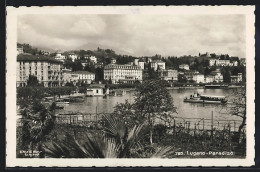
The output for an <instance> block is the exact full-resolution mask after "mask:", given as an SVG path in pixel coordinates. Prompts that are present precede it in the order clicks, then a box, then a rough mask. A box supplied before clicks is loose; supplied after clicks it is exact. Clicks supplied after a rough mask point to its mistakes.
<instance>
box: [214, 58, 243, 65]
mask: <svg viewBox="0 0 260 172" xmlns="http://www.w3.org/2000/svg"><path fill="white" fill-rule="evenodd" d="M209 66H238V61H232V62H231V61H230V60H219V59H211V60H209Z"/></svg>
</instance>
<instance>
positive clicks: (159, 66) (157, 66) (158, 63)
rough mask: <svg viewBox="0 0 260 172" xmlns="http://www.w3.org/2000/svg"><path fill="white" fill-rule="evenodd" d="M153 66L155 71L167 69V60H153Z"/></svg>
mask: <svg viewBox="0 0 260 172" xmlns="http://www.w3.org/2000/svg"><path fill="white" fill-rule="evenodd" d="M151 68H152V69H154V70H155V71H156V70H157V69H158V70H165V62H163V61H161V60H155V61H152V62H151Z"/></svg>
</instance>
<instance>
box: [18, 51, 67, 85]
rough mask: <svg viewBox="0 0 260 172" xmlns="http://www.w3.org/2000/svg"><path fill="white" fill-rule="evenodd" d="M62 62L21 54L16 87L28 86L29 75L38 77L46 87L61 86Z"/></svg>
mask: <svg viewBox="0 0 260 172" xmlns="http://www.w3.org/2000/svg"><path fill="white" fill-rule="evenodd" d="M61 64H62V62H60V61H58V60H55V59H53V58H51V57H46V56H41V55H37V56H35V55H28V54H20V55H18V56H17V66H16V67H17V68H16V85H17V87H20V86H22V87H23V86H26V85H27V80H28V78H29V75H32V76H36V77H37V79H38V82H39V83H40V84H43V85H44V87H53V86H61V85H62V81H63V73H62V67H61Z"/></svg>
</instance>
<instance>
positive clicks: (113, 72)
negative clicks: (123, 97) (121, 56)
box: [104, 64, 142, 84]
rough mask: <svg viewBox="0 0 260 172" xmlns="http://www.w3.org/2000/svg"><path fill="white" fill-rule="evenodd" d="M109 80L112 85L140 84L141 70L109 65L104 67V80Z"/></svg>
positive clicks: (136, 67)
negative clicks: (138, 82)
mask: <svg viewBox="0 0 260 172" xmlns="http://www.w3.org/2000/svg"><path fill="white" fill-rule="evenodd" d="M110 79H111V81H112V83H113V84H116V83H134V82H135V81H140V82H141V81H142V69H141V67H140V66H133V65H117V64H109V65H107V66H105V67H104V80H107V81H109V80H110Z"/></svg>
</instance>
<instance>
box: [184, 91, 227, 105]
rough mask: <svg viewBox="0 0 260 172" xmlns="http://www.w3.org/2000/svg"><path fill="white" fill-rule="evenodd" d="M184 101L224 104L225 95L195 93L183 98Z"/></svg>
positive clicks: (225, 101)
mask: <svg viewBox="0 0 260 172" xmlns="http://www.w3.org/2000/svg"><path fill="white" fill-rule="evenodd" d="M184 102H188V103H203V104H204V103H205V104H226V103H227V100H226V97H225V96H211V95H200V94H199V93H195V94H194V95H190V98H187V97H186V98H185V99H184Z"/></svg>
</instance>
